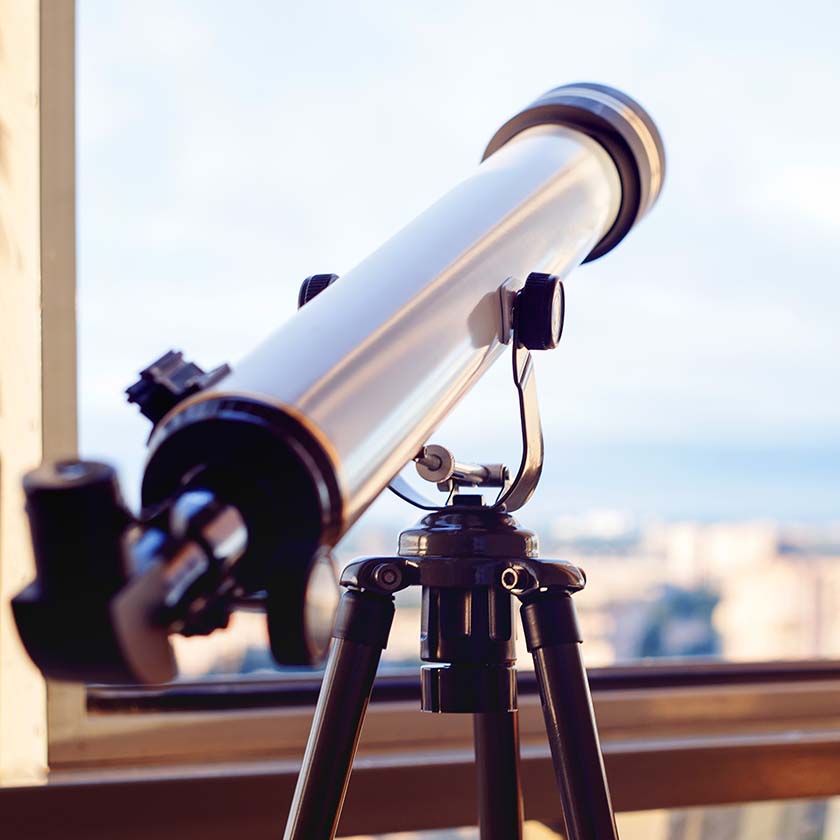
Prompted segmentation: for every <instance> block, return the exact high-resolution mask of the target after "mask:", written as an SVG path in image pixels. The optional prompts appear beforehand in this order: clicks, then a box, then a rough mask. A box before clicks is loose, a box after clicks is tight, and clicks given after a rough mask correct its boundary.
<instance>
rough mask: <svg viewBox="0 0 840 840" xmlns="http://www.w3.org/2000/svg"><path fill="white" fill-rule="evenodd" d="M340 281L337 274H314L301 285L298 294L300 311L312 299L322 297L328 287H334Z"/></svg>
mask: <svg viewBox="0 0 840 840" xmlns="http://www.w3.org/2000/svg"><path fill="white" fill-rule="evenodd" d="M336 280H338V275H337V274H312V275H310V276H309V277H307V278H306V280H304V281H303V283H301V285H300V292H299V293H298V309H300V308H301V306H303V305H304V304H305V303H309V301H310V300H312V298H314V297H316V296H317V295H320V294H321V292H323V291H324V289H326V288H327V286H332V284H333V283H335V281H336Z"/></svg>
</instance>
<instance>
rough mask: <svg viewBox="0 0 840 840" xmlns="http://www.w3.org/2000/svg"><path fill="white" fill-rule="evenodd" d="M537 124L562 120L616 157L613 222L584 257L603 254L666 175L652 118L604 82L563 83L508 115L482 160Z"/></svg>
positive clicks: (638, 216)
mask: <svg viewBox="0 0 840 840" xmlns="http://www.w3.org/2000/svg"><path fill="white" fill-rule="evenodd" d="M538 125H561V126H565V127H567V128H571V129H574V130H576V131H580V132H582V133H583V134H586V135H588V136H589V137H591V138H592V139H593V140H596V141H597V142H598V143H600V144H601V146H603V147H604V149H605V150H606V151H607V153H608V154H609V155H610V157H611V158H612V159H613V161H614V162H615V165H616V168H617V169H618V175H619V178H620V180H621V206H620V207H619V211H618V215H617V216H616V220H615V222H614V224H613V226H612V227H611V228H610V229H609V230H608V231H607V233H606V234H605V235H604V237H603V238H602V239H601V241H600V242H599V243H598V244H597V245H596V246H595V248H593V250H592V252H591V253H590V254H589V256H588V257H587V258H586V260H584V262H589V261H590V260H594V259H597V258H598V257H600V256H602V255H603V254H606V253H607V251H610V250H611V249H612V248H613V247H615V245H617V244H618V243H619V242H620V241H621V240H622V239H623V238H624V235H625V234H626V233H627V231H629V230H630V228H632V227H633V225H634V224H635V223H636V222H637V221H638V220H639V219H641V218H642V216H644V215H645V213H647V211H648V210H650V208H651V207H652V206H653V205H654V203H655V202H656V199H657V198H658V197H659V193H660V191H661V189H662V182H663V179H664V177H665V147H664V145H663V143H662V138H661V136H660V135H659V131H658V130H657V128H656V125H655V124H654V122H653V120H652V119H651V118H650V116H649V115H648V114H647V112H646V111H645V110H644V108H642V106H641V105H639V103H638V102H636V101H635V100H633V99H631V98H630V97H629V96H627V95H626V94H624V93H621V92H620V91H618V90H615V88H611V87H607V86H606V85H598V84H592V83H589V82H585V83H578V84H572V85H563V86H562V87H558V88H554V89H553V90H550V91H548V93H544V94H543V95H542V96H541V97H540V98H539V99H537V100H536V101H535V102H533V103H532V104H531V105H529V106H528V107H527V108H525V109H524V110H523V111H520V112H519V113H518V114H517V115H516V116H515V117H513V118H512V119H510V120H508V121H507V122H506V123H505V124H504V125H503V126H502V127H501V128H500V129H499V130H498V131H497V132H496V134H495V136H494V137H493V139H492V140H491V141H490V143H489V144H488V146H487V149H486V150H485V152H484V156H483V157H482V160H486V159H487V158H488V157H490V155H492V154H493V153H494V152H496V151H498V150H499V149H500V148H501V147H502V146H504V145H505V143H507V142H508V141H509V140H512V139H513V138H514V137H516V135H517V134H520V133H521V132H523V131H525V130H526V129H528V128H533V127H534V126H538Z"/></svg>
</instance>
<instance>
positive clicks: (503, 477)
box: [388, 274, 563, 511]
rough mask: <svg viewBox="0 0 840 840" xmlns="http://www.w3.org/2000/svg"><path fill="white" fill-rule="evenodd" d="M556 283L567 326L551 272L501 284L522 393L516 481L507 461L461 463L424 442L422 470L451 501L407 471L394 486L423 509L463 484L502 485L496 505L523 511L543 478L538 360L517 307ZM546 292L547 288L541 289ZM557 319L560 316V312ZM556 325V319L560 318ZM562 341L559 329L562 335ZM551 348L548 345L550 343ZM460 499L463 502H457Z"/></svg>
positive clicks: (504, 322)
mask: <svg viewBox="0 0 840 840" xmlns="http://www.w3.org/2000/svg"><path fill="white" fill-rule="evenodd" d="M546 282H552V283H553V284H554V289H555V290H556V289H559V292H556V293H555V294H559V298H560V301H561V310H560V320H559V331H562V316H563V312H562V300H563V294H562V288H563V287H562V284H561V283H560V281H559V279H557V278H554V277H552V276H551V275H544V274H531V275H529V277H528V280H527V281H526V283H525V287H524V288H521V290H520V289H519V288H517V287H521V283H520V282H519V281H517V280H516V279H515V278H513V277H510V278H508V279H507V280H506V281H505V282H504V283H503V284H502V286H501V287H500V289H499V300H500V305H501V336H500V340H501V343H502V344H512V345H513V348H512V349H513V352H512V354H511V357H512V372H513V383H514V385H515V386H516V391H517V394H518V398H519V420H520V428H521V431H522V458H521V461H520V463H519V469H518V470H517V473H516V476H515V477H514V478H513V480H511V479H510V473H509V471H508V469H507V467H505V466H504V465H503V464H461V463H459V462H457V461H455V459H454V456H453V455H452V453H451V452H450V451H449V450H448V449H446V448H445V447H443V446H438V445H435V444H433V445H430V446H424V447H423V448H422V449H421V450H420V452H419V453H418V454H417V455H416V456H415V457H414V459H413V460H414V461H415V463H416V466H417V471H418V473H419V474H420V475H421V477H423V478H424V479H426V480H427V481H433V482H434V483H436V484H437V486H438V489H439V490H443V491H448V492H449V496H448V498H447V501H446V503H445V504H443V505H441V504H435V503H434V502H433V501H431V500H430V499H427V498H426V497H425V496H424V495H423V494H422V493H420V492H419V491H418V490H415V489H414V487H412V486H411V485H410V484H409V483H408V482H407V481H406V480H405V478H403V477H402V476H401V475H397V476H395V477H394V479H393V480H392V481H391V483H390V484H389V485H388V488H389V489H390V490H391V492H392V493H394V494H395V495H397V496H399V497H400V498H401V499H403V500H404V501H406V502H408V503H409V504H412V505H414V506H415V507H417V508H420V509H421V510H430V511H434V510H442V509H443V508H445V507H447V506H448V505H450V504H453V500H456V499H457V497H456V496H455V493H456V491H457V490H458V489H459V488H461V487H482V486H483V487H500V488H501V490H500V492H499V495H498V496H497V498H496V500H495V502H493V505H492V506H491V507H492V509H496V510H501V509H504V510H506V511H514V510H519V508H521V507H522V506H523V505H524V504H525V503H526V502H527V501H528V499H530V498H531V496H532V495H533V493H534V490H535V489H536V487H537V483H538V482H539V480H540V475H541V473H542V465H543V455H544V444H543V434H542V423H541V421H540V406H539V401H538V399H537V382H536V376H535V374H534V360H533V358H532V356H531V352H530V350H529V349H528V347H526V346H525V345H524V344H523V343H522V342H521V341H520V337H521V334H522V332H523V330H522V328H521V325H520V324H519V323H518V318H519V317H521V315H522V310H523V309H524V307H522V306H521V305H520V306H517V303H518V302H520V299H521V297H522V295H523V294H525V293H526V292H528V291H529V289H530V290H531V291H533V290H534V287H535V283H536V285H538V286H539V285H541V286H542V287H544V286H545V284H546ZM539 291H540V292H541V293H544V292H545V289H544V288H540V289H539ZM555 321H556V316H555ZM555 328H557V327H556V323H555ZM557 338H558V340H559V334H558V335H557ZM546 349H547V348H546ZM454 504H457V501H454Z"/></svg>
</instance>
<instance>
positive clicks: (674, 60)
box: [77, 0, 840, 521]
mask: <svg viewBox="0 0 840 840" xmlns="http://www.w3.org/2000/svg"><path fill="white" fill-rule="evenodd" d="M838 31H840V6H837V5H836V4H831V3H817V2H800V3H798V4H796V5H792V4H789V3H746V2H744V3H732V2H728V3H722V2H708V3H704V4H701V5H698V4H678V3H667V2H652V1H651V0H641V2H636V3H632V4H631V3H626V2H622V3H619V2H599V3H591V4H580V3H575V4H570V3H564V2H556V0H555V2H551V3H548V2H522V3H518V4H512V3H509V2H505V3H495V2H482V3H458V2H446V3H444V2H427V3H424V4H422V7H421V6H415V5H413V4H403V3H394V2H381V3H380V2H377V3H373V2H356V3H353V4H347V3H338V2H332V3H317V4H316V3H308V4H307V3H287V4H281V3H273V2H245V3H240V4H236V6H235V7H234V6H233V5H231V4H230V3H222V2H209V0H204V2H201V3H199V2H191V3H188V2H172V0H169V2H146V3H142V4H114V3H110V2H107V0H80V2H79V4H78V58H77V62H78V65H77V97H78V100H77V109H78V110H77V113H78V118H77V132H78V144H77V150H78V179H77V191H78V198H77V201H78V245H79V249H78V257H79V269H78V283H79V350H80V427H81V451H82V454H83V455H84V456H85V457H96V458H102V459H105V460H110V461H114V462H116V463H118V464H119V465H120V467H121V469H122V472H123V480H124V485H125V489H126V495H127V496H128V497H129V498H130V499H136V497H137V486H138V483H139V475H140V469H141V464H142V458H143V447H144V441H145V438H146V435H147V432H148V428H147V423H146V421H145V420H143V418H140V417H139V416H138V415H137V412H136V410H135V408H134V407H131V406H127V405H126V404H125V402H124V396H123V389H124V388H125V387H126V386H127V385H128V384H130V383H131V382H132V381H133V379H134V378H135V375H136V373H137V371H139V370H140V369H141V368H142V367H144V366H145V365H147V364H148V363H149V362H151V361H152V360H153V359H155V358H157V356H159V355H161V354H162V353H163V352H164V351H165V350H167V349H169V348H170V347H175V348H178V349H181V350H183V351H184V353H185V354H186V356H187V357H188V358H190V359H193V360H195V361H197V362H198V363H200V364H202V365H203V366H205V367H210V366H215V365H217V364H219V363H221V362H223V361H228V362H230V363H232V364H234V365H235V364H236V361H237V359H239V358H240V357H242V356H243V355H244V354H245V353H246V352H247V351H248V350H249V349H250V348H251V347H252V346H253V345H254V344H255V343H256V342H257V341H258V340H259V339H260V338H261V337H263V336H264V335H265V334H267V333H268V332H270V331H271V330H272V329H274V328H275V327H276V326H278V325H279V324H281V323H282V322H283V321H285V320H286V319H287V318H289V317H292V316H293V314H294V311H295V308H296V297H297V289H298V287H299V284H300V281H301V280H302V279H303V278H304V277H305V276H307V275H308V274H313V273H319V272H336V273H338V274H341V273H343V272H346V271H347V270H349V269H350V268H351V267H353V266H354V265H355V264H356V263H358V262H360V261H361V260H362V259H363V258H364V257H365V256H366V255H367V254H368V253H370V252H371V251H372V250H374V249H375V248H376V247H377V246H378V245H379V244H380V243H381V242H383V241H384V240H385V239H387V238H388V237H389V236H390V235H391V234H393V233H395V232H396V231H397V230H399V229H400V228H401V227H402V226H403V225H404V224H405V223H407V222H408V221H410V220H411V219H412V218H413V217H414V216H415V215H417V214H418V213H419V212H420V211H422V210H423V209H425V208H426V207H427V206H428V205H429V204H431V203H432V202H433V201H434V200H436V198H438V197H439V196H440V195H442V194H443V193H445V192H446V191H447V190H448V189H449V188H450V187H451V186H453V185H455V184H456V183H457V182H458V181H459V180H460V179H462V178H464V177H466V176H468V175H470V174H471V173H472V172H473V170H474V168H475V166H476V165H477V162H478V161H479V159H480V157H481V153H482V151H483V149H484V146H485V145H486V143H487V141H488V140H489V139H490V137H491V136H492V135H493V133H494V132H495V130H496V128H498V126H499V125H501V124H502V122H504V121H505V120H506V119H507V118H508V117H509V116H511V115H512V114H514V113H515V112H516V111H517V110H519V109H520V108H521V107H523V106H524V105H525V104H527V103H528V102H529V101H531V100H532V99H534V98H536V97H537V96H538V95H539V94H541V93H542V92H543V91H545V90H547V89H549V88H551V87H554V86H555V85H558V84H563V83H568V82H574V81H581V80H584V81H597V82H602V83H605V84H609V85H612V86H614V87H618V88H619V89H621V90H623V91H625V92H627V93H629V94H630V95H631V96H633V97H635V98H636V99H638V100H639V101H640V102H641V103H642V104H643V105H644V106H645V107H646V108H647V109H648V111H649V113H650V114H651V115H652V116H653V118H654V120H655V121H656V122H657V124H658V126H659V128H660V131H661V133H662V135H663V138H664V141H665V147H666V152H667V158H668V173H667V178H666V184H665V188H664V191H663V193H662V196H661V198H660V200H659V203H658V205H657V206H656V207H655V208H654V209H653V211H652V212H651V214H650V215H649V217H648V218H646V219H645V220H644V221H643V222H642V223H641V224H640V225H639V226H638V227H637V228H636V229H634V230H633V231H631V233H630V234H629V235H628V236H627V238H626V239H625V241H624V242H622V243H621V244H620V245H619V246H618V247H617V248H616V249H615V250H614V251H613V252H611V253H610V254H608V255H607V256H605V257H604V258H602V259H600V260H598V261H597V262H595V263H593V264H590V265H587V266H584V267H582V268H581V269H579V270H578V271H576V272H575V273H574V274H573V275H572V276H571V278H570V279H569V280H568V282H567V284H566V296H567V317H566V327H565V332H564V337H563V341H562V343H561V346H560V347H559V348H558V349H557V350H556V351H553V352H551V353H543V354H540V356H539V358H538V359H537V374H538V379H539V389H540V395H541V408H542V415H543V424H544V431H545V438H546V467H545V473H544V479H543V482H542V485H541V488H540V491H539V492H538V495H537V497H536V499H535V502H534V506H535V507H534V509H535V510H540V511H542V512H543V513H546V512H551V511H552V510H557V511H558V512H560V511H562V513H564V514H574V513H575V512H583V511H586V510H589V509H592V508H610V509H618V510H624V511H629V512H631V513H633V514H637V515H640V516H655V517H662V518H670V519H674V518H687V519H699V520H709V519H739V518H770V519H778V520H783V521H795V520H829V519H840V388H838V380H840V376H838V368H840V332H838V328H837V321H838V312H840V282H838V281H840V249H838V247H837V246H838V239H840V201H839V200H838V196H840V159H838V156H837V147H838V143H840V110H838V109H837V108H836V94H837V90H838V82H840V51H838V50H837V41H836V33H837V32H838ZM508 378H509V366H508V364H506V363H505V362H500V363H499V364H497V365H496V367H495V368H494V370H493V371H492V372H491V374H490V375H488V376H487V377H485V379H484V380H482V382H481V383H480V384H479V386H478V387H477V388H476V390H475V391H474V392H473V393H472V394H471V395H470V396H469V397H468V398H467V399H466V400H465V401H464V402H463V403H462V404H461V406H459V408H458V410H457V411H456V412H455V414H454V415H453V416H452V417H451V418H450V419H449V420H448V421H447V422H446V424H445V425H444V427H443V428H442V429H440V430H439V432H438V433H437V434H436V435H435V436H434V438H433V440H434V441H435V442H441V443H444V444H446V445H447V446H450V447H451V448H453V449H454V450H455V452H456V454H457V455H458V457H459V458H460V459H461V460H486V461H499V460H504V461H507V462H508V463H515V462H516V461H517V459H518V430H517V426H516V418H517V414H516V411H517V410H516V401H515V395H514V391H513V388H512V385H511V384H510V383H509V382H508ZM479 417H480V418H482V422H481V423H477V422H476V418H479ZM488 417H490V418H493V422H489V421H488V420H487V419H486V418H488ZM392 510H393V505H391V506H388V505H387V504H384V505H380V506H378V507H377V510H376V511H373V512H372V514H371V516H372V517H376V516H380V517H383V516H387V515H390V512H391V511H392ZM377 511H379V513H377Z"/></svg>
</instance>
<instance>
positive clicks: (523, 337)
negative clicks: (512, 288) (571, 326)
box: [514, 272, 566, 350]
mask: <svg viewBox="0 0 840 840" xmlns="http://www.w3.org/2000/svg"><path fill="white" fill-rule="evenodd" d="M565 300H566V299H565V295H564V293H563V283H562V282H561V281H560V278H559V277H557V276H556V275H554V274H538V273H536V272H532V273H531V274H529V275H528V279H527V280H526V281H525V286H524V287H523V288H522V291H521V292H519V294H518V295H517V297H516V312H515V315H514V319H515V320H514V336H515V338H516V341H517V342H518V343H519V344H521V345H522V346H523V347H527V348H528V349H529V350H553V349H554V348H555V347H556V346H557V345H558V343H559V342H560V336H561V335H562V334H563V320H564V315H565V309H566V306H565Z"/></svg>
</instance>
